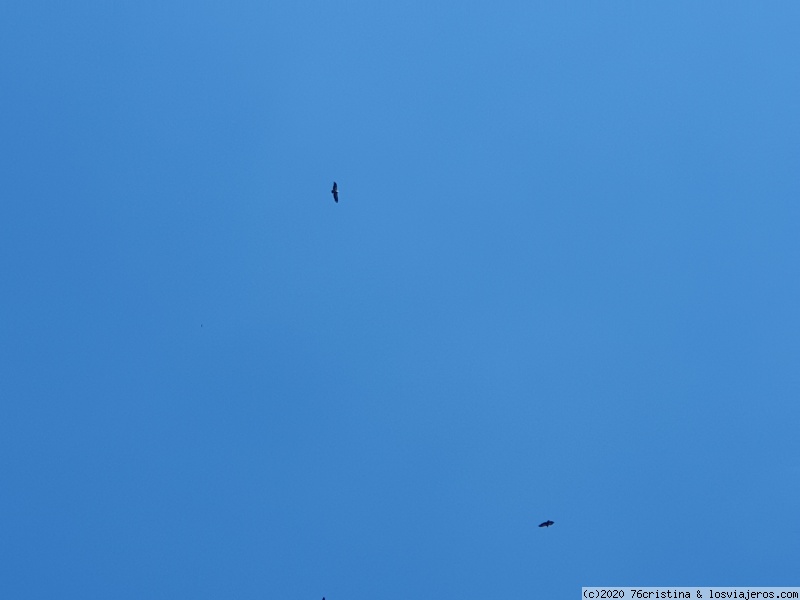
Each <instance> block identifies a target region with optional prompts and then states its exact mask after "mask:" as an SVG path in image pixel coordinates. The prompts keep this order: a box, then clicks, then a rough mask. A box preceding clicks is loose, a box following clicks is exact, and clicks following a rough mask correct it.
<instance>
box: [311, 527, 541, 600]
mask: <svg viewBox="0 0 800 600" xmlns="http://www.w3.org/2000/svg"><path fill="white" fill-rule="evenodd" d="M552 524H553V522H552V521H549V520H548V521H545V522H544V523H540V524H539V527H550V525H552ZM323 600H325V599H324V598H323Z"/></svg>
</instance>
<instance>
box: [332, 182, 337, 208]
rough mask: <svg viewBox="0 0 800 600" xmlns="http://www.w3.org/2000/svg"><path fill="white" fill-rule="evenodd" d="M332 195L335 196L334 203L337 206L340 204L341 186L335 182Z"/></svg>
mask: <svg viewBox="0 0 800 600" xmlns="http://www.w3.org/2000/svg"><path fill="white" fill-rule="evenodd" d="M331 194H333V201H334V202H336V203H337V204H338V203H339V186H338V185H336V182H335V181H334V182H333V189H332V190H331Z"/></svg>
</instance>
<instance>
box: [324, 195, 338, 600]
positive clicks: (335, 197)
mask: <svg viewBox="0 0 800 600" xmlns="http://www.w3.org/2000/svg"><path fill="white" fill-rule="evenodd" d="M331 194H333V201H334V202H336V203H337V204H338V203H339V186H338V185H336V182H335V181H334V182H333V189H332V190H331ZM322 600H325V598H323V599H322Z"/></svg>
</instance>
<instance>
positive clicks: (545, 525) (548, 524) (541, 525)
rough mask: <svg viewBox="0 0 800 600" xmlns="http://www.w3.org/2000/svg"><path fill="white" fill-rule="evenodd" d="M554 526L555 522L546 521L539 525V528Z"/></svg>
mask: <svg viewBox="0 0 800 600" xmlns="http://www.w3.org/2000/svg"><path fill="white" fill-rule="evenodd" d="M552 524H553V522H552V521H550V520H548V521H545V522H544V523H541V524H540V525H539V527H550V525H552Z"/></svg>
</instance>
